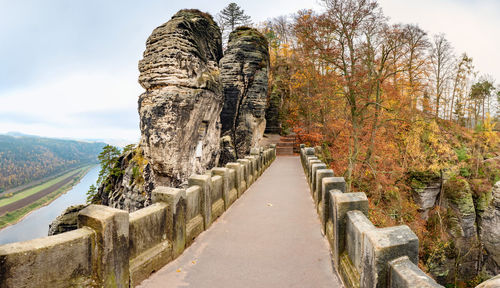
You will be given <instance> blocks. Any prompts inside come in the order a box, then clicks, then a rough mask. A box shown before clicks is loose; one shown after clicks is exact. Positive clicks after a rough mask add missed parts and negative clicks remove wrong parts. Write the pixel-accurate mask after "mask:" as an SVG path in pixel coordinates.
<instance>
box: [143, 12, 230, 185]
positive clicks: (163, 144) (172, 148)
mask: <svg viewBox="0 0 500 288" xmlns="http://www.w3.org/2000/svg"><path fill="white" fill-rule="evenodd" d="M221 42H222V40H221V32H220V29H219V27H218V26H217V24H216V23H215V22H214V21H213V19H212V17H211V16H210V15H208V14H206V13H202V12H200V11H198V10H181V11H179V12H177V13H176V14H175V15H174V16H173V17H172V19H171V20H170V21H168V22H167V23H165V24H163V25H161V26H159V27H158V28H156V29H155V30H154V31H153V33H152V34H151V36H149V38H148V40H147V43H146V50H145V51H144V58H143V59H142V60H141V61H140V62H139V70H140V76H139V83H140V84H141V86H142V87H144V89H146V92H145V93H143V94H142V95H141V96H140V97H139V115H140V128H141V142H140V146H141V147H142V148H143V149H144V152H145V158H146V159H147V160H148V162H149V164H150V165H151V167H152V170H153V173H154V176H155V179H156V182H157V183H160V184H161V185H166V186H178V185H179V184H181V183H182V182H184V181H185V180H186V179H187V178H188V177H189V176H190V175H192V174H195V173H199V174H201V173H204V171H205V170H206V169H210V168H211V167H213V166H214V165H215V164H217V161H218V153H219V141H220V118H219V117H220V112H221V109H222V105H223V96H222V89H221V84H220V81H219V67H218V63H219V60H220V59H221V57H222V45H221Z"/></svg>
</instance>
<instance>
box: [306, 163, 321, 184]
mask: <svg viewBox="0 0 500 288" xmlns="http://www.w3.org/2000/svg"><path fill="white" fill-rule="evenodd" d="M314 158H316V157H309V158H308V159H307V181H308V184H309V187H311V182H312V174H311V173H312V170H311V169H312V165H313V164H319V163H323V162H321V160H319V159H317V158H316V159H314Z"/></svg>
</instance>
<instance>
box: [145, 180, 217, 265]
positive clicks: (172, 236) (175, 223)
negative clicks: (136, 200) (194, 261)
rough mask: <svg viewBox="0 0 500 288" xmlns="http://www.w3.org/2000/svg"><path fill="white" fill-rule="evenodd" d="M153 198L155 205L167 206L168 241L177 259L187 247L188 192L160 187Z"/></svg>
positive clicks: (153, 194) (155, 190)
mask: <svg viewBox="0 0 500 288" xmlns="http://www.w3.org/2000/svg"><path fill="white" fill-rule="evenodd" d="M207 177H208V176H207ZM151 198H152V200H153V203H158V202H163V203H166V204H167V209H166V213H167V231H166V232H167V239H168V240H169V241H170V242H171V243H172V249H173V255H174V258H177V256H179V255H180V254H181V253H182V251H184V248H185V247H186V222H187V221H186V210H187V199H186V190H184V189H177V188H171V187H165V186H159V187H156V188H155V189H154V190H153V193H152V197H151Z"/></svg>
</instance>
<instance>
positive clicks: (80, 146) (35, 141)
mask: <svg viewBox="0 0 500 288" xmlns="http://www.w3.org/2000/svg"><path fill="white" fill-rule="evenodd" d="M104 145H105V144H104V143H86V142H79V141H70V140H60V139H50V138H42V137H35V136H17V137H13V136H8V135H0V192H1V191H4V190H7V189H9V188H13V187H17V186H20V185H23V184H26V183H30V182H31V181H34V180H38V179H42V178H44V177H48V176H52V175H54V174H57V173H60V172H64V171H66V170H69V169H73V168H76V167H79V166H82V165H86V164H91V163H97V155H98V154H99V152H101V150H102V148H103V147H104Z"/></svg>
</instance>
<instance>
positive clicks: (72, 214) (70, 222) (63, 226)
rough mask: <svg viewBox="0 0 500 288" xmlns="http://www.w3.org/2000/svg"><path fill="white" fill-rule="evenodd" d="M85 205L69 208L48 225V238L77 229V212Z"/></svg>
mask: <svg viewBox="0 0 500 288" xmlns="http://www.w3.org/2000/svg"><path fill="white" fill-rule="evenodd" d="M85 207H87V205H75V206H70V207H68V208H66V210H64V212H63V213H62V214H61V215H59V216H57V218H56V219H55V220H54V221H52V223H51V224H49V233H48V234H49V236H51V235H57V234H60V233H64V232H67V231H71V230H75V229H77V228H78V223H77V222H78V221H77V220H78V212H80V210H82V209H83V208H85Z"/></svg>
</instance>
